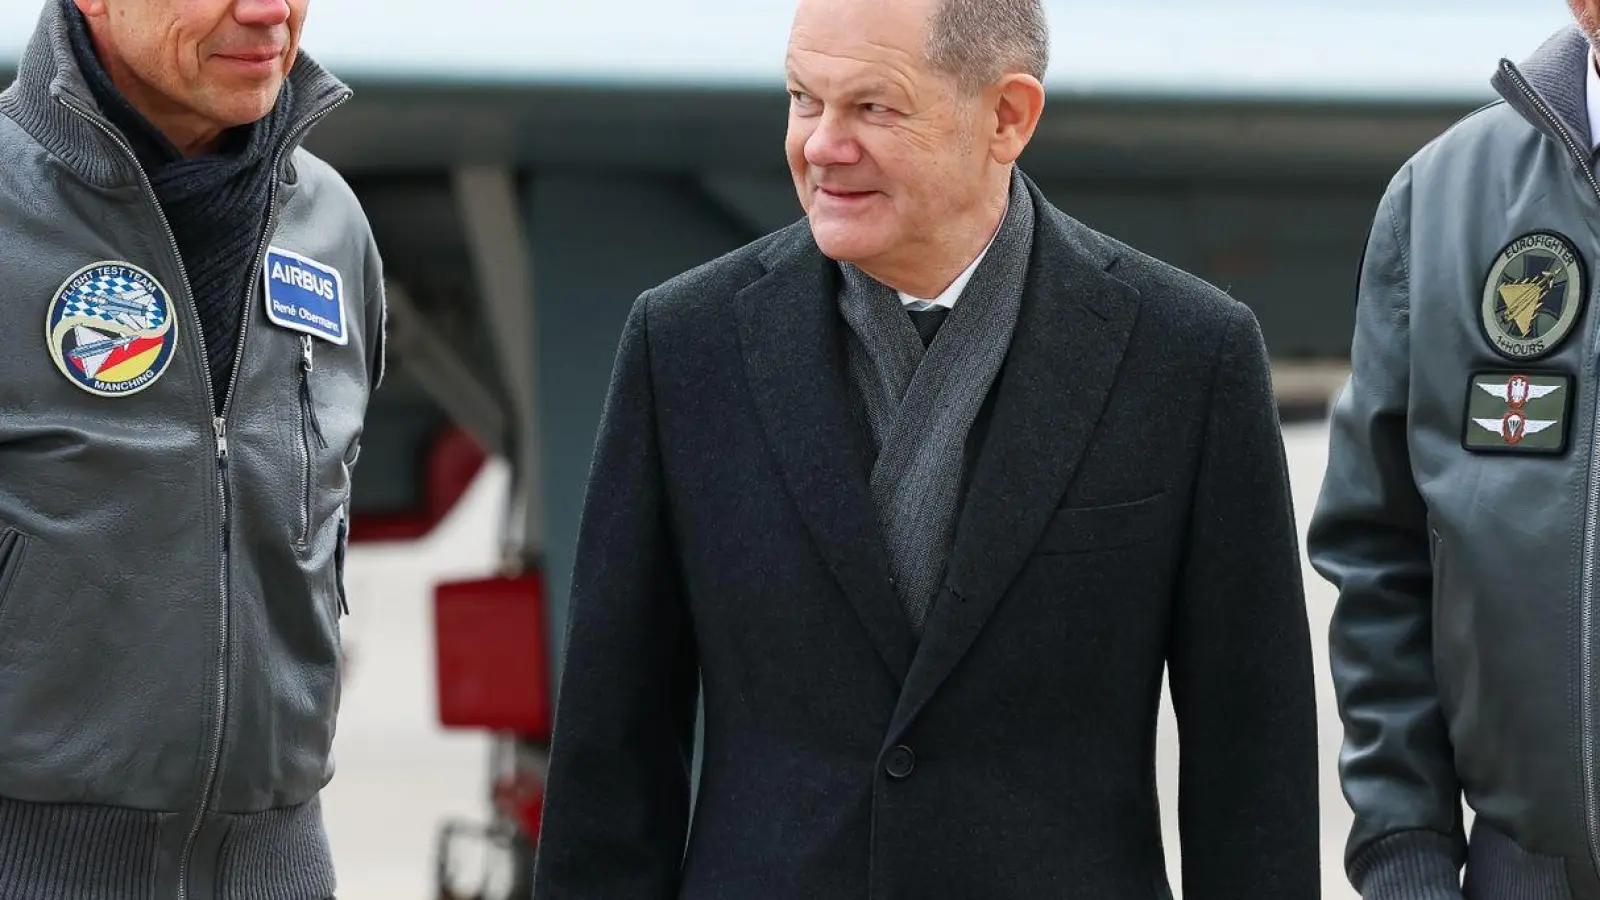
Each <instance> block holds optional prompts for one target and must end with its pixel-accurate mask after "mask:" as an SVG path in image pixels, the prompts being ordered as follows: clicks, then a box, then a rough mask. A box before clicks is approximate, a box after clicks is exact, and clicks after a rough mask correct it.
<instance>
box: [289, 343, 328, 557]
mask: <svg viewBox="0 0 1600 900" xmlns="http://www.w3.org/2000/svg"><path fill="white" fill-rule="evenodd" d="M315 350H316V342H315V341H314V340H313V339H312V337H311V335H309V334H302V335H300V363H299V365H300V526H299V530H298V531H297V532H296V538H295V547H296V548H297V549H300V550H304V549H306V547H307V546H308V545H309V544H310V542H311V500H312V498H311V491H312V485H313V482H314V481H315V478H314V477H313V465H314V463H315V460H314V459H313V456H312V455H313V453H315V452H316V451H317V450H326V449H327V448H328V441H327V438H326V437H324V436H323V434H322V423H321V422H319V421H318V420H317V403H316V397H315V396H314V395H313V394H312V391H311V377H312V374H313V373H314V372H315V371H316V353H315Z"/></svg>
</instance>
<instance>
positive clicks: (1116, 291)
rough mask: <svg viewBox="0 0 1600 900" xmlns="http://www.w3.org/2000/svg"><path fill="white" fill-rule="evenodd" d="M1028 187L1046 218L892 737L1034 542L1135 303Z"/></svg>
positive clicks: (1083, 439)
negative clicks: (986, 428) (939, 588)
mask: <svg viewBox="0 0 1600 900" xmlns="http://www.w3.org/2000/svg"><path fill="white" fill-rule="evenodd" d="M1029 188H1030V191H1031V193H1032V194H1033V201H1034V205H1035V209H1036V210H1037V211H1038V223H1039V225H1038V227H1037V228H1036V230H1035V238H1034V250H1033V254H1032V257H1031V259H1030V261H1029V267H1028V280H1027V284H1026V287H1025V288H1024V293H1023V299H1022V309H1021V311H1020V313H1019V315H1018V319H1017V328H1016V332H1015V336H1014V337H1013V338H1012V342H1011V350H1010V352H1009V353H1008V355H1007V357H1006V362H1005V365H1004V366H1003V367H1002V369H1001V371H1000V378H999V380H998V382H997V384H996V388H995V389H996V390H997V391H998V393H997V395H996V396H995V398H994V401H995V406H994V415H993V418H992V420H991V423H990V427H989V431H988V435H987V437H986V438H985V440H984V445H983V448H982V450H981V452H980V454H979V456H978V459H977V461H976V463H975V468H974V471H973V473H972V481H971V485H970V487H969V489H968V492H967V496H966V500H965V502H964V505H963V508H962V513H961V518H960V520H959V521H958V522H957V525H956V532H955V537H954V541H953V544H952V546H951V551H950V557H949V563H948V565H947V567H946V570H945V582H944V584H945V586H944V589H943V590H942V591H941V592H940V596H939V597H938V599H937V601H936V603H935V606H934V610H933V613H932V614H931V616H930V617H929V620H928V623H927V627H926V628H925V630H924V632H923V635H922V640H921V644H920V646H919V648H918V650H917V653H916V656H915V658H914V660H913V661H912V664H911V670H910V672H909V673H908V674H907V677H906V683H905V688H904V690H903V691H902V693H901V697H900V703H899V706H898V707H897V709H896V710H895V714H894V719H893V723H892V725H891V727H890V731H889V735H888V740H889V742H890V743H893V742H894V741H896V740H898V739H899V737H900V735H901V734H902V733H903V732H904V730H905V728H906V727H907V726H908V725H909V724H910V723H911V721H912V720H913V719H914V718H915V717H916V715H917V713H918V712H919V711H920V710H921V709H922V706H923V705H924V704H925V703H926V702H927V701H928V699H929V698H930V697H931V696H932V695H933V693H934V691H935V690H937V689H938V687H939V685H940V684H941V683H942V682H943V681H944V679H945V678H946V676H948V675H949V674H950V671H951V670H952V669H953V668H955V666H956V664H957V663H959V662H960V661H961V658H962V656H964V655H965V654H966V653H967V650H968V649H969V648H970V647H971V646H972V642H973V640H974V639H975V638H976V637H977V635H978V633H979V631H980V630H982V628H983V626H984V623H985V622H987V621H988V619H989V616H990V614H991V613H993V612H994V609H995V606H996V605H997V604H998V603H999V602H1000V600H1001V598H1002V597H1003V596H1004V595H1005V593H1006V591H1007V590H1008V589H1009V588H1010V586H1011V584H1012V582H1013V581H1014V580H1015V579H1016V576H1017V574H1018V573H1019V572H1020V571H1021V569H1022V565H1023V562H1024V561H1025V560H1026V558H1027V557H1028V555H1029V554H1030V553H1032V552H1033V548H1034V545H1035V544H1036V543H1037V542H1038V540H1039V538H1040V536H1041V535H1042V534H1043V532H1044V528H1045V526H1046V525H1047V524H1048V523H1049V521H1050V518H1051V516H1052V515H1053V514H1054V512H1055V509H1056V506H1057V504H1058V503H1059V502H1060V500H1061V497H1062V495H1063V494H1064V493H1065V492H1066V489H1067V487H1068V485H1069V484H1070V483H1071V481H1072V478H1073V476H1074V474H1075V473H1076V472H1077V469H1078V465H1079V463H1080V462H1081V461H1082V459H1083V455H1084V453H1085V451H1086V450H1087V449H1088V445H1089V439H1090V437H1091V435H1092V433H1093V431H1094V427H1095V424H1096V423H1097V422H1098V421H1099V419H1100V415H1101V412H1102V410H1103V409H1104V408H1105V405H1106V400H1107V398H1108V397H1109V395H1110V393H1111V387H1112V384H1113V383H1114V382H1115V380H1116V374H1117V368H1118V365H1119V364H1120V363H1121V361H1122V355H1123V352H1124V350H1125V349H1126V347H1127V343H1128V338H1129V335H1130V334H1131V332H1132V329H1133V322H1134V318H1135V316H1136V314H1137V312H1138V303H1139V295H1138V293H1137V292H1136V291H1135V290H1134V289H1133V288H1132V287H1130V286H1129V285H1127V284H1125V283H1123V282H1121V281H1119V280H1117V279H1116V278H1114V277H1112V276H1111V275H1109V274H1107V272H1106V269H1107V268H1108V267H1109V266H1110V265H1111V264H1112V263H1113V262H1114V261H1115V259H1114V257H1113V256H1112V255H1111V253H1110V250H1109V248H1107V247H1106V246H1105V245H1104V244H1102V243H1101V241H1100V240H1099V239H1098V238H1096V237H1095V236H1093V235H1092V233H1091V232H1088V231H1087V229H1085V228H1083V226H1081V225H1078V224H1077V223H1075V222H1072V221H1071V220H1069V219H1067V218H1066V217H1065V216H1064V215H1062V214H1061V213H1060V212H1058V211H1056V210H1055V209H1054V208H1053V207H1051V206H1049V205H1048V204H1047V203H1046V202H1045V201H1044V198H1043V197H1042V196H1040V195H1039V193H1038V190H1037V188H1035V187H1033V186H1032V184H1031V183H1030V185H1029Z"/></svg>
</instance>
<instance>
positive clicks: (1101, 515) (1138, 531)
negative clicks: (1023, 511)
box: [1035, 491, 1167, 556]
mask: <svg viewBox="0 0 1600 900" xmlns="http://www.w3.org/2000/svg"><path fill="white" fill-rule="evenodd" d="M1166 499H1167V494H1166V492H1165V491H1163V492H1161V493H1159V494H1154V495H1152V496H1149V497H1145V498H1143V499H1140V500H1134V501H1132V502H1129V503H1117V504H1114V505H1111V506H1075V507H1062V508H1060V509H1057V510H1056V512H1055V515H1054V516H1052V517H1051V518H1050V524H1049V525H1047V526H1045V530H1044V536H1043V537H1042V538H1040V540H1039V545H1038V547H1037V549H1036V551H1035V552H1037V553H1039V554H1041V555H1045V556H1055V555H1063V554H1069V553H1089V552H1092V551H1096V550H1112V549H1116V548H1118V547H1128V546H1132V545H1134V544H1141V543H1144V542H1145V541H1148V540H1151V539H1153V538H1154V537H1155V536H1156V535H1157V534H1159V533H1160V530H1161V527H1162V523H1163V522H1164V520H1165V517H1166V512H1167V503H1166Z"/></svg>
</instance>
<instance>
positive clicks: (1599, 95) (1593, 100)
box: [1586, 51, 1600, 150]
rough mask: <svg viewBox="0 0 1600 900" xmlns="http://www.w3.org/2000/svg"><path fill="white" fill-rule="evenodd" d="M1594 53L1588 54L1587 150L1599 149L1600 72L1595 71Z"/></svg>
mask: <svg viewBox="0 0 1600 900" xmlns="http://www.w3.org/2000/svg"><path fill="white" fill-rule="evenodd" d="M1596 65H1600V63H1596V62H1595V58H1594V52H1593V51H1590V53H1589V89H1588V91H1587V92H1586V93H1587V94H1588V95H1589V149H1591V150H1593V149H1597V148H1600V71H1597V70H1596V69H1595V66H1596Z"/></svg>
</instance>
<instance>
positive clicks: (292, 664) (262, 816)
mask: <svg viewBox="0 0 1600 900" xmlns="http://www.w3.org/2000/svg"><path fill="white" fill-rule="evenodd" d="M44 5H45V13H44V15H43V18H42V20H41V22H40V27H39V30H38V31H37V33H36V34H35V35H34V37H33V39H32V42H31V43H30V44H29V46H28V48H27V50H26V52H25V54H24V56H23V58H22V60H21V64H20V67H19V71H18V76H17V80H16V81H15V83H13V84H12V85H11V86H10V87H9V88H8V89H7V90H6V91H5V92H4V94H0V333H3V334H6V335H8V336H9V338H10V341H11V343H10V345H9V346H8V348H7V349H6V351H5V352H4V353H0V900H211V898H235V900H243V898H248V900H325V898H327V897H329V896H330V895H332V894H333V892H334V880H333V871H332V864H331V860H330V854H329V847H328V841H327V837H326V835H325V833H324V830H323V825H322V817H321V813H320V809H319V804H318V802H317V797H318V794H319V791H320V790H321V788H322V787H323V786H324V785H325V784H326V783H327V782H328V780H329V778H330V777H331V775H332V771H333V766H332V762H331V754H330V747H331V744H332V741H333V737H334V723H335V716H336V713H337V710H338V706H339V691H340V681H339V661H340V660H339V655H340V654H339V620H340V616H341V609H342V607H343V606H344V605H345V601H344V597H343V588H342V580H341V579H342V574H343V571H342V570H343V557H344V546H345V537H346V533H347V532H346V522H347V516H346V513H345V511H346V508H347V506H348V502H347V501H348V497H349V493H350V477H351V470H352V466H353V465H354V463H355V460H356V456H357V453H358V448H359V441H360V436H361V430H362V422H363V419H364V417H365V412H366V406H367V400H368V395H369V392H370V391H371V390H372V389H373V388H374V387H375V386H376V385H377V383H378V381H379V379H380V378H381V376H382V359H383V341H382V336H383V316H384V300H383V291H382V279H381V272H380V262H379V258H378V255H377V252H376V249H375V247H374V244H373V240H372V237H371V232H370V229H369V227H368V223H367V220H366V218H365V216H364V215H363V213H362V211H361V208H360V206H359V205H358V203H357V201H356V198H355V196H354V194H352V192H351V191H350V189H349V188H348V187H347V186H346V185H345V183H344V182H343V181H342V180H341V179H340V178H339V177H338V175H336V174H335V173H334V172H333V170H332V169H330V168H329V167H328V166H327V165H326V164H324V163H322V162H320V161H318V160H317V159H315V158H313V157H312V156H311V155H309V154H308V153H306V152H305V151H304V150H302V149H299V142H300V141H301V140H302V138H303V137H304V135H305V134H306V131H307V130H308V129H309V128H310V127H311V126H312V125H313V124H314V123H315V122H316V121H317V120H319V119H320V118H322V117H323V116H324V115H326V114H328V113H329V112H331V111H332V110H333V109H335V108H336V107H337V106H338V105H339V104H340V103H342V102H343V101H344V100H345V98H346V97H347V96H348V95H349V91H348V90H347V89H346V87H345V86H344V85H342V84H341V83H339V82H338V81H337V80H335V79H334V78H333V77H331V76H330V75H328V74H327V73H325V72H324V71H322V70H321V69H319V68H318V67H317V66H316V65H315V64H314V63H313V62H312V61H311V60H309V59H306V58H304V57H302V58H301V59H300V61H299V63H298V64H297V65H296V67H295V69H294V72H293V73H292V75H291V78H292V80H293V82H294V85H295V88H296V94H297V96H299V97H300V98H304V100H305V103H306V107H305V108H306V110H307V114H306V115H305V116H304V118H303V119H302V120H301V121H299V122H298V123H296V126H295V127H294V129H293V132H292V136H291V138H290V139H289V140H288V142H287V143H286V144H285V145H284V146H282V147H279V148H278V155H277V157H276V160H275V165H276V169H275V171H276V173H277V176H278V177H277V179H276V181H275V187H274V188H273V204H272V207H271V209H272V212H271V215H270V217H269V218H268V220H267V221H265V222H263V223H262V234H261V242H260V245H259V246H258V247H257V248H256V252H257V257H256V265H257V267H258V270H257V271H258V274H257V276H256V277H254V278H253V279H252V280H251V284H252V287H251V289H250V295H249V296H248V297H247V298H246V301H247V302H246V310H247V312H246V317H245V324H244V330H243V333H242V336H241V339H240V349H239V352H238V355H237V357H236V366H235V373H234V376H233V380H232V383H231V385H229V386H228V388H227V391H228V399H227V402H226V406H225V408H224V411H223V414H222V415H221V416H220V417H218V416H216V415H214V412H213V394H212V390H211V384H210V375H209V373H208V370H207V366H206V355H205V351H204V348H203V338H202V335H201V329H200V323H199V319H198V315H197V313H196V311H195V306H194V302H193V299H192V298H191V297H190V295H189V285H188V279H187V276H186V274H185V272H184V269H183V266H182V263H181V261H180V258H179V255H178V252H177V249H176V247H175V245H174V242H173V239H172V237H171V233H170V231H169V229H168V226H167V223H166V221H165V219H164V218H163V216H162V213H161V211H160V208H159V206H158V205H157V203H156V200H155V197H154V195H153V193H152V191H151V188H150V185H149V182H148V180H147V179H146V176H145V175H144V174H143V172H142V171H141V169H140V168H139V166H138V164H137V163H136V161H135V159H134V156H133V154H132V152H131V151H130V150H129V148H128V146H127V144H126V142H125V141H124V139H123V138H122V137H121V135H119V134H118V133H117V132H116V131H115V129H114V128H113V127H112V126H111V125H110V123H109V122H107V121H106V120H105V119H104V118H103V117H102V116H101V115H100V114H99V113H98V112H97V110H96V107H95V104H94V102H93V100H92V95H91V94H90V92H89V89H88V87H87V85H86V83H85V82H84V79H83V77H82V75H81V74H80V72H79V70H78V67H77V65H76V63H75V61H74V58H73V55H72V51H71V49H70V46H69V44H68V40H67V32H66V28H65V23H64V21H63V18H62V15H61V11H60V9H59V5H58V4H57V3H56V2H55V0H50V2H47V3H45V4H44ZM269 246H270V247H271V248H273V249H274V250H275V251H284V252H287V253H292V254H298V255H299V256H301V257H305V258H307V259H309V260H314V261H316V262H317V263H321V264H323V265H324V266H326V267H330V268H332V269H333V270H336V271H337V273H338V274H339V276H340V279H339V280H340V282H341V283H340V285H339V287H340V291H339V292H338V293H339V296H341V297H342V308H343V318H344V320H345V323H346V325H345V333H346V340H345V342H344V343H343V344H339V343H335V342H332V341H328V340H322V339H320V338H315V337H310V336H309V335H307V334H304V333H303V332H301V331H296V330H292V329H290V328H286V327H282V326H280V325H278V324H274V323H273V322H272V321H270V320H269V319H268V318H267V314H266V304H265V302H264V299H265V298H264V296H263V295H264V294H265V293H266V289H265V283H266V280H267V278H268V277H269V276H268V274H267V273H265V272H262V271H261V266H262V263H263V260H264V259H265V258H266V255H267V250H268V248H269ZM80 272H81V273H82V274H81V275H80V274H79V273H80ZM296 279H297V280H296ZM329 280H331V279H329ZM291 282H293V283H297V284H299V285H300V286H301V287H302V288H305V287H307V286H309V287H310V288H313V289H315V290H316V291H318V292H320V293H322V294H323V295H324V298H325V297H326V295H327V294H332V293H335V292H334V291H333V290H331V289H330V286H329V285H327V284H324V283H323V281H321V280H317V279H312V278H306V277H304V276H295V279H291ZM304 293H307V294H309V293H310V292H304ZM291 306H292V304H291Z"/></svg>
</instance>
